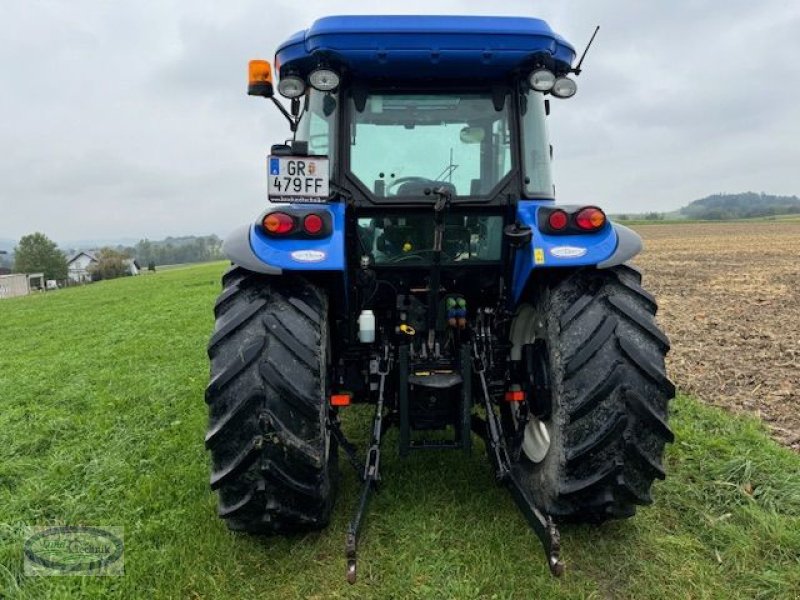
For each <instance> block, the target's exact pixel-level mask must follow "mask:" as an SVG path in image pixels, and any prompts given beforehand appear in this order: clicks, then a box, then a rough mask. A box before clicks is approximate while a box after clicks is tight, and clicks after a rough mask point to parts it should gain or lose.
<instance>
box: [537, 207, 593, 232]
mask: <svg viewBox="0 0 800 600" xmlns="http://www.w3.org/2000/svg"><path fill="white" fill-rule="evenodd" d="M538 215H539V216H538V221H539V231H541V232H542V233H546V234H549V235H582V234H586V233H595V232H597V231H600V230H601V229H603V227H605V226H606V224H607V222H608V219H607V218H606V213H604V212H603V211H602V210H600V209H599V208H597V207H596V206H580V205H577V206H559V207H551V206H542V207H541V208H540V209H539V213H538Z"/></svg>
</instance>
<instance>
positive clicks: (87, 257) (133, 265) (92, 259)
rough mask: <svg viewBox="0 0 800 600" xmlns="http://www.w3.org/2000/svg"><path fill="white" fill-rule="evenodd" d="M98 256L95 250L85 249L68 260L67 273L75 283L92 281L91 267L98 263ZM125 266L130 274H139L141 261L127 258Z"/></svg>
mask: <svg viewBox="0 0 800 600" xmlns="http://www.w3.org/2000/svg"><path fill="white" fill-rule="evenodd" d="M98 262H99V261H98V260H97V256H96V255H95V253H94V252H91V251H87V250H83V251H81V252H78V253H77V254H76V255H75V256H73V257H72V258H70V259H69V260H68V261H67V273H68V276H69V278H70V281H72V282H73V283H90V282H91V281H92V274H91V272H90V269H91V267H92V265H95V264H97V263H98ZM123 262H124V263H125V266H126V267H127V268H128V274H129V275H138V274H139V269H140V268H141V267H140V266H139V263H138V262H137V261H136V260H135V259H133V258H126V259H125V260H124V261H123Z"/></svg>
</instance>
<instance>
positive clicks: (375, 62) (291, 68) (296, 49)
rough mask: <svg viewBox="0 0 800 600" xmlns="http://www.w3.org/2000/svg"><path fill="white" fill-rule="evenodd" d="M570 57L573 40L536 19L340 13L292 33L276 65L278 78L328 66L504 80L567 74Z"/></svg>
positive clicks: (370, 73)
mask: <svg viewBox="0 0 800 600" xmlns="http://www.w3.org/2000/svg"><path fill="white" fill-rule="evenodd" d="M574 59H575V49H574V48H573V47H572V45H570V44H569V43H568V42H567V41H566V40H564V39H563V38H562V37H561V36H559V35H558V34H556V33H555V32H554V31H553V30H552V29H550V26H549V25H548V24H547V23H546V22H545V21H543V20H541V19H534V18H528V17H466V16H449V17H446V16H339V17H325V18H322V19H319V20H317V21H316V22H315V23H314V24H313V25H311V27H309V28H308V29H306V30H304V31H299V32H297V33H296V34H294V35H293V36H292V37H290V38H289V39H288V40H287V41H285V42H284V43H283V44H281V45H280V46H279V47H278V50H277V52H276V54H275V65H276V69H277V70H278V71H279V72H280V74H281V75H282V76H285V75H286V74H288V73H293V74H298V75H300V76H304V77H305V76H307V75H308V74H309V73H310V72H311V71H313V70H314V69H315V68H317V67H318V66H320V65H326V66H328V67H330V68H335V69H339V70H340V71H342V73H343V74H345V75H346V76H348V77H351V78H353V79H360V80H383V81H394V80H430V79H434V78H435V79H436V80H441V79H460V80H465V79H470V80H476V79H480V80H482V81H487V80H488V81H501V80H505V79H507V78H508V77H509V76H510V75H512V74H513V73H515V72H516V71H517V70H519V69H527V68H532V67H533V66H535V65H541V66H545V67H548V68H550V69H552V70H553V71H556V72H557V73H565V72H567V71H569V69H570V65H571V64H572V61H573V60H574Z"/></svg>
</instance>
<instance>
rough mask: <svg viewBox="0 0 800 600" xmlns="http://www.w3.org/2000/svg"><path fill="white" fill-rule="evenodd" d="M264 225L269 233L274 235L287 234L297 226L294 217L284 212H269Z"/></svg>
mask: <svg viewBox="0 0 800 600" xmlns="http://www.w3.org/2000/svg"><path fill="white" fill-rule="evenodd" d="M262 225H263V226H264V230H265V231H266V232H267V233H271V234H273V235H287V234H290V233H292V232H293V231H294V228H295V222H294V219H293V218H292V217H290V216H289V215H287V214H286V213H282V212H274V213H269V214H268V215H266V216H265V217H264V220H263V222H262Z"/></svg>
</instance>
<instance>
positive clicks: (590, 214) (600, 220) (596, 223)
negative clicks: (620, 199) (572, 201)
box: [575, 206, 606, 231]
mask: <svg viewBox="0 0 800 600" xmlns="http://www.w3.org/2000/svg"><path fill="white" fill-rule="evenodd" d="M605 224H606V214H605V213H604V212H603V211H602V210H600V209H599V208H597V207H595V206H589V207H587V208H582V209H581V210H579V211H578V213H577V214H576V215H575V225H577V226H578V227H579V228H580V229H583V230H584V231H597V230H598V229H600V228H601V227H602V226H603V225H605Z"/></svg>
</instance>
